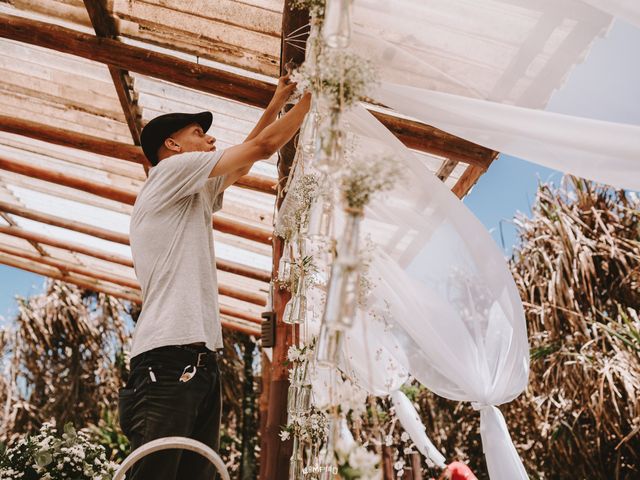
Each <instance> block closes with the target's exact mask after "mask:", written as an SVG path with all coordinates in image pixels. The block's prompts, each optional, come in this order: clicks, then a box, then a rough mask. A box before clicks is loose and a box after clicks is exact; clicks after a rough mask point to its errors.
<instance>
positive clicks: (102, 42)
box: [0, 14, 495, 166]
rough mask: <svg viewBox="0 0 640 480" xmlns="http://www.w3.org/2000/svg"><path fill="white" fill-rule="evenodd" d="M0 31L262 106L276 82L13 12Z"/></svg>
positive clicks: (459, 151)
mask: <svg viewBox="0 0 640 480" xmlns="http://www.w3.org/2000/svg"><path fill="white" fill-rule="evenodd" d="M0 37H3V38H10V39H13V40H17V41H20V42H24V43H29V44H32V45H39V46H42V47H45V48H50V49H53V50H57V51H61V52H64V53H68V54H71V55H77V56H81V57H84V58H88V59H91V60H94V61H97V62H101V63H106V64H108V65H113V66H116V67H119V68H122V69H125V70H129V71H134V72H138V73H141V74H143V75H148V76H150V77H154V78H159V79H162V80H167V81H170V82H172V83H176V84H178V85H183V86H186V87H190V88H193V89H196V90H200V91H203V92H209V93H213V94H215V95H220V96H222V97H225V98H231V99H234V100H237V101H240V102H243V103H246V104H249V105H253V106H257V107H261V108H264V107H266V105H267V104H268V103H269V101H270V100H271V97H272V96H273V92H274V91H275V85H273V84H271V83H268V82H263V81H260V80H256V79H253V78H250V77H246V76H243V75H239V74H236V73H231V72H227V71H223V70H219V69H215V68H213V67H207V66H204V65H198V64H195V63H193V62H189V61H186V60H181V59H178V58H176V57H173V56H170V55H166V54H161V53H158V52H153V51H150V50H147V49H143V48H139V47H135V46H132V45H127V44H124V43H122V42H118V41H117V40H112V39H97V38H95V37H93V36H91V35H87V34H83V33H80V32H76V31H73V30H70V29H68V28H64V27H59V26H56V25H51V24H46V23H43V22H38V21H35V20H28V19H24V18H20V17H16V16H13V15H7V14H2V15H0ZM372 113H373V114H374V115H375V116H376V117H378V119H380V120H381V121H382V123H383V124H384V125H385V126H386V127H387V128H389V130H391V132H393V133H394V134H395V135H396V136H397V137H398V138H399V139H400V140H402V141H403V143H405V145H407V146H408V147H409V148H413V149H416V150H421V151H425V152H430V153H434V154H436V155H442V156H444V157H446V158H451V159H453V160H458V161H462V162H464V163H469V164H472V165H478V166H486V165H487V163H489V162H488V160H487V157H488V156H490V155H492V154H493V153H495V152H492V151H491V150H489V149H486V148H484V147H481V146H479V145H475V144H473V143H471V142H468V141H466V140H462V139H460V138H457V137H455V136H453V135H450V134H447V133H445V132H442V131H441V130H437V129H435V128H433V127H430V126H428V125H424V124H422V123H419V122H415V121H411V120H407V119H402V118H398V117H394V116H392V115H389V114H386V113H380V112H374V111H372Z"/></svg>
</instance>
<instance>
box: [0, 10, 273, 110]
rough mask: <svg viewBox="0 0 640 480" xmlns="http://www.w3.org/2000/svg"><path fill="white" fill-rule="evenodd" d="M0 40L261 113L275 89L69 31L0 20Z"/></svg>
mask: <svg viewBox="0 0 640 480" xmlns="http://www.w3.org/2000/svg"><path fill="white" fill-rule="evenodd" d="M0 36H1V37H4V38H9V39H12V40H16V41H19V42H24V43H29V44H32V45H38V46H40V47H44V48H49V49H52V50H57V51H59V52H63V53H67V54H70V55H76V56H80V57H83V58H87V59H89V60H93V61H95V62H99V63H104V64H106V65H111V66H114V67H117V68H121V69H123V70H129V71H133V72H138V73H140V74H142V75H147V76H149V77H153V78H159V79H161V80H167V81H170V82H172V83H176V84H178V85H183V86H185V87H189V88H194V89H197V90H202V91H205V92H209V93H213V94H215V95H220V96H222V97H225V98H232V99H234V100H237V101H239V102H242V103H246V104H248V105H253V106H256V107H262V108H264V107H266V105H267V104H268V103H269V101H270V100H271V97H272V96H273V92H274V91H275V85H271V84H269V83H267V82H263V81H261V80H255V79H252V78H249V77H244V76H242V75H238V74H236V73H231V72H226V71H224V70H218V69H215V68H211V67H206V66H204V65H199V64H197V63H193V62H189V61H187V60H182V59H180V58H178V57H173V56H171V55H166V54H162V53H158V52H154V51H152V50H148V49H144V48H140V47H135V46H133V45H127V44H126V43H122V42H120V41H118V40H115V39H111V38H98V37H96V36H94V35H89V34H86V33H83V32H78V31H76V30H72V29H70V28H65V27H60V26H57V25H53V24H50V23H45V22H40V21H37V20H30V19H26V18H22V17H18V16H15V15H7V14H2V15H0Z"/></svg>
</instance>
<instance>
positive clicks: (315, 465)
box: [306, 441, 321, 480]
mask: <svg viewBox="0 0 640 480" xmlns="http://www.w3.org/2000/svg"><path fill="white" fill-rule="evenodd" d="M306 467H307V475H308V476H307V477H306V478H307V479H308V480H318V479H319V478H320V469H321V464H320V442H319V441H315V442H314V441H312V442H311V445H309V448H308V449H307V462H306Z"/></svg>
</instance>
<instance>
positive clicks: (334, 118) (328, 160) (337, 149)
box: [312, 107, 344, 175]
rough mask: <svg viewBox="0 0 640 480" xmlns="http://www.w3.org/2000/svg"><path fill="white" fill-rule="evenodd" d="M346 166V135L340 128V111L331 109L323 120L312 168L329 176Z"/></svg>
mask: <svg viewBox="0 0 640 480" xmlns="http://www.w3.org/2000/svg"><path fill="white" fill-rule="evenodd" d="M343 165H344V133H343V130H342V128H341V126H340V110H339V108H338V107H334V108H332V109H331V112H330V113H329V115H327V116H326V117H324V118H323V119H322V120H321V123H320V126H319V132H318V135H317V139H316V145H315V156H314V159H313V163H312V166H313V167H314V168H315V169H317V170H318V171H320V172H321V173H324V174H327V175H335V174H336V173H338V172H339V170H340V168H341V167H342V166H343Z"/></svg>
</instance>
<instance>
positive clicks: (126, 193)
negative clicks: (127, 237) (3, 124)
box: [0, 157, 273, 245]
mask: <svg viewBox="0 0 640 480" xmlns="http://www.w3.org/2000/svg"><path fill="white" fill-rule="evenodd" d="M0 169H2V170H7V171H9V172H14V173H19V174H21V175H26V176H29V177H33V178H38V179H40V180H44V181H47V182H51V183H55V184H58V185H64V186H65V187H70V188H75V189H77V190H82V191H84V192H87V193H91V194H93V195H97V196H99V197H103V198H108V199H110V200H115V201H117V202H121V203H125V204H128V205H133V204H134V203H135V201H136V197H137V194H136V193H135V192H133V191H131V190H128V189H124V188H119V187H114V186H112V185H105V184H104V183H99V182H94V181H92V180H85V179H83V178H79V177H75V176H73V175H68V174H66V173H62V172H56V171H55V170H50V169H47V168H41V167H36V166H33V165H30V164H28V163H26V162H21V161H19V160H13V159H9V158H5V157H0ZM212 225H213V227H214V229H216V230H219V231H221V232H223V233H229V234H232V235H237V236H239V237H243V238H247V239H249V240H254V241H256V242H261V243H265V244H267V245H271V237H272V235H273V234H272V232H271V231H270V230H266V229H264V228H261V227H254V226H252V225H247V224H245V223H241V222H238V221H236V220H231V219H225V218H221V217H219V216H216V218H215V220H212Z"/></svg>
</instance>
